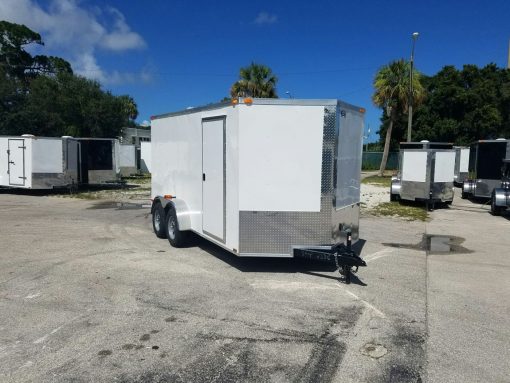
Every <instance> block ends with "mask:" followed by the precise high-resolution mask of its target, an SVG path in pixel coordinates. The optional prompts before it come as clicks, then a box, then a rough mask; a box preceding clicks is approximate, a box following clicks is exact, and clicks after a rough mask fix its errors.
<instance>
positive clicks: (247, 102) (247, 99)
mask: <svg viewBox="0 0 510 383" xmlns="http://www.w3.org/2000/svg"><path fill="white" fill-rule="evenodd" d="M244 103H245V104H247V105H251V104H253V99H252V98H251V97H246V98H245V99H244Z"/></svg>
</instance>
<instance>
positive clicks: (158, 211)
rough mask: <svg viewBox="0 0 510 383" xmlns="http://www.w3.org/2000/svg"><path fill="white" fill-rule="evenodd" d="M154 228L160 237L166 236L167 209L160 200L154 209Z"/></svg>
mask: <svg viewBox="0 0 510 383" xmlns="http://www.w3.org/2000/svg"><path fill="white" fill-rule="evenodd" d="M152 229H153V230H154V234H156V237H158V238H166V217H165V209H163V206H161V204H160V203H159V202H158V203H156V205H155V206H154V209H152Z"/></svg>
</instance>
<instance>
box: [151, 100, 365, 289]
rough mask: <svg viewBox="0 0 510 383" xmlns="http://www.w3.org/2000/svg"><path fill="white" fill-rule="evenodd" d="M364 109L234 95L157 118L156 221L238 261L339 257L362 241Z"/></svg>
mask: <svg viewBox="0 0 510 383" xmlns="http://www.w3.org/2000/svg"><path fill="white" fill-rule="evenodd" d="M363 119H364V110H363V109H362V108H359V107H355V106H352V105H349V104H347V103H344V102H342V101H339V100H297V99H287V100H284V99H256V98H253V99H252V98H240V99H234V100H233V102H232V103H220V104H215V105H208V106H204V107H198V108H191V109H186V110H184V111H180V112H175V113H169V114H163V115H159V116H155V117H152V123H151V131H152V140H151V147H152V159H151V166H152V169H151V172H152V199H153V203H152V222H153V228H154V232H155V234H156V235H157V236H158V237H161V238H164V237H166V238H168V240H169V242H170V244H171V245H172V246H176V247H179V246H182V245H183V244H184V243H185V241H186V239H187V235H188V234H189V233H190V232H194V233H196V234H198V235H199V236H201V237H203V238H205V239H207V240H209V241H211V242H213V243H215V244H216V245H218V246H220V247H222V248H223V249H225V250H227V251H228V252H230V253H232V254H234V255H237V256H241V257H301V258H306V259H315V260H322V261H326V262H335V261H336V262H337V265H338V266H339V268H340V269H341V271H342V272H343V273H344V275H345V278H346V281H350V273H351V271H355V270H356V269H357V267H359V266H365V265H366V264H365V262H364V261H363V260H362V259H361V258H360V256H359V254H358V253H357V252H355V251H354V250H353V247H351V242H352V243H353V244H354V243H356V241H358V239H359V208H360V172H361V149H362V136H363Z"/></svg>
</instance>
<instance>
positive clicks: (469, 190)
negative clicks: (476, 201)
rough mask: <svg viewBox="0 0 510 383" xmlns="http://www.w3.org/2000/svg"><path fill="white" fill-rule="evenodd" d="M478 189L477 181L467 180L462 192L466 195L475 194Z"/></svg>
mask: <svg viewBox="0 0 510 383" xmlns="http://www.w3.org/2000/svg"><path fill="white" fill-rule="evenodd" d="M475 188H476V181H475V180H465V181H464V182H463V183H462V191H463V192H464V193H466V194H474V193H475Z"/></svg>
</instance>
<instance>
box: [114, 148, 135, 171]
mask: <svg viewBox="0 0 510 383" xmlns="http://www.w3.org/2000/svg"><path fill="white" fill-rule="evenodd" d="M118 153H119V169H120V174H121V175H122V176H129V175H131V174H135V173H137V172H138V169H137V166H136V146H135V145H119V146H118Z"/></svg>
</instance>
